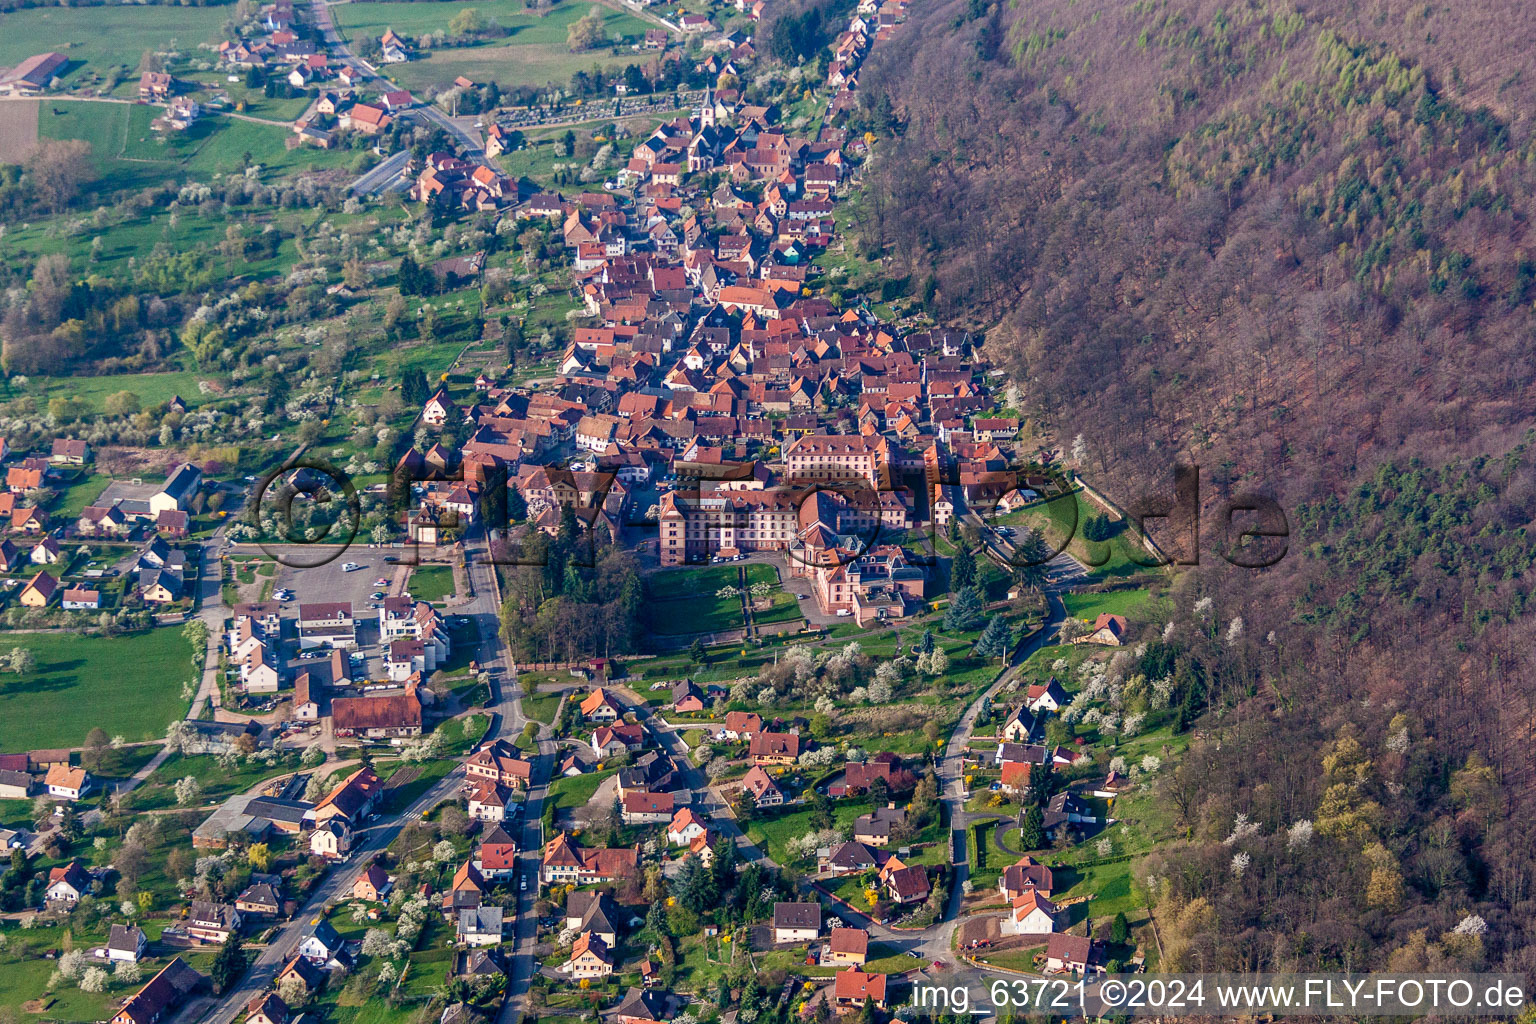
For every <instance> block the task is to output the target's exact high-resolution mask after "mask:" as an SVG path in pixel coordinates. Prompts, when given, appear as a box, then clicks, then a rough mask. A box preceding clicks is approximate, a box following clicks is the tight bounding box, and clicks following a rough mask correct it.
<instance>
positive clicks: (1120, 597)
mask: <svg viewBox="0 0 1536 1024" xmlns="http://www.w3.org/2000/svg"><path fill="white" fill-rule="evenodd" d="M1062 602H1063V603H1064V604H1066V606H1067V614H1068V615H1072V616H1075V617H1076V618H1079V619H1086V620H1087V621H1089V622H1092V621H1093V620H1094V619H1097V618H1098V617H1099V616H1100V615H1105V614H1108V615H1125V616H1140V615H1143V614H1144V613H1145V612H1146V611H1147V610H1148V609H1149V606H1150V605H1151V604H1152V593H1151V591H1148V590H1145V589H1138V590H1113V591H1108V592H1106V593H1102V594H1064V595H1063V596H1062Z"/></svg>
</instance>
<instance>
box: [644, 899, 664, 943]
mask: <svg viewBox="0 0 1536 1024" xmlns="http://www.w3.org/2000/svg"><path fill="white" fill-rule="evenodd" d="M645 928H646V931H648V932H650V933H651V935H652V936H654V937H655V938H658V939H659V938H661V937H662V936H663V935H667V934H669V933H668V931H667V910H666V907H664V906H662V903H661V900H657V901H656V902H655V903H652V904H651V909H650V910H648V911H646V912H645Z"/></svg>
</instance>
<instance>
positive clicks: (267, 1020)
mask: <svg viewBox="0 0 1536 1024" xmlns="http://www.w3.org/2000/svg"><path fill="white" fill-rule="evenodd" d="M245 1009H246V1018H245V1024H288V1004H287V1003H285V1002H283V999H282V997H281V996H279V995H278V994H277V993H276V992H263V993H260V994H258V995H255V996H253V997H252V998H251V1001H250V1002H249V1003H246V1005H245Z"/></svg>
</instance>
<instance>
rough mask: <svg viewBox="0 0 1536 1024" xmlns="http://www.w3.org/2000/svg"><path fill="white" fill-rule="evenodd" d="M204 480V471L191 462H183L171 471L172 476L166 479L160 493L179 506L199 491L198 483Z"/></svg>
mask: <svg viewBox="0 0 1536 1024" xmlns="http://www.w3.org/2000/svg"><path fill="white" fill-rule="evenodd" d="M202 478H203V471H202V470H200V469H198V468H197V467H196V466H194V465H192V463H190V462H183V463H182V464H181V465H179V466H177V467H176V468H175V469H173V470H171V475H170V476H168V477H166V478H165V486H164V487H162V488H160V493H161V494H164V495H166V496H168V497H170V498H174V499H175V500H176V502H177V503H178V504H179V503H180V502H181V501H183V500H184V499H185V498H186V497H187V496H188V495H189V494H191V493H192V492H193V491H196V490H197V485H198V482H199V481H201V480H202Z"/></svg>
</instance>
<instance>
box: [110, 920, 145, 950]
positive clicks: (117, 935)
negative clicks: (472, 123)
mask: <svg viewBox="0 0 1536 1024" xmlns="http://www.w3.org/2000/svg"><path fill="white" fill-rule="evenodd" d="M143 941H144V933H143V932H142V931H141V930H139V929H138V928H137V927H135V926H133V925H129V924H115V925H113V926H112V933H111V934H110V935H108V936H107V948H108V949H120V950H123V951H124V952H127V953H136V952H138V949H139V944H140V943H142V942H143Z"/></svg>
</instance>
